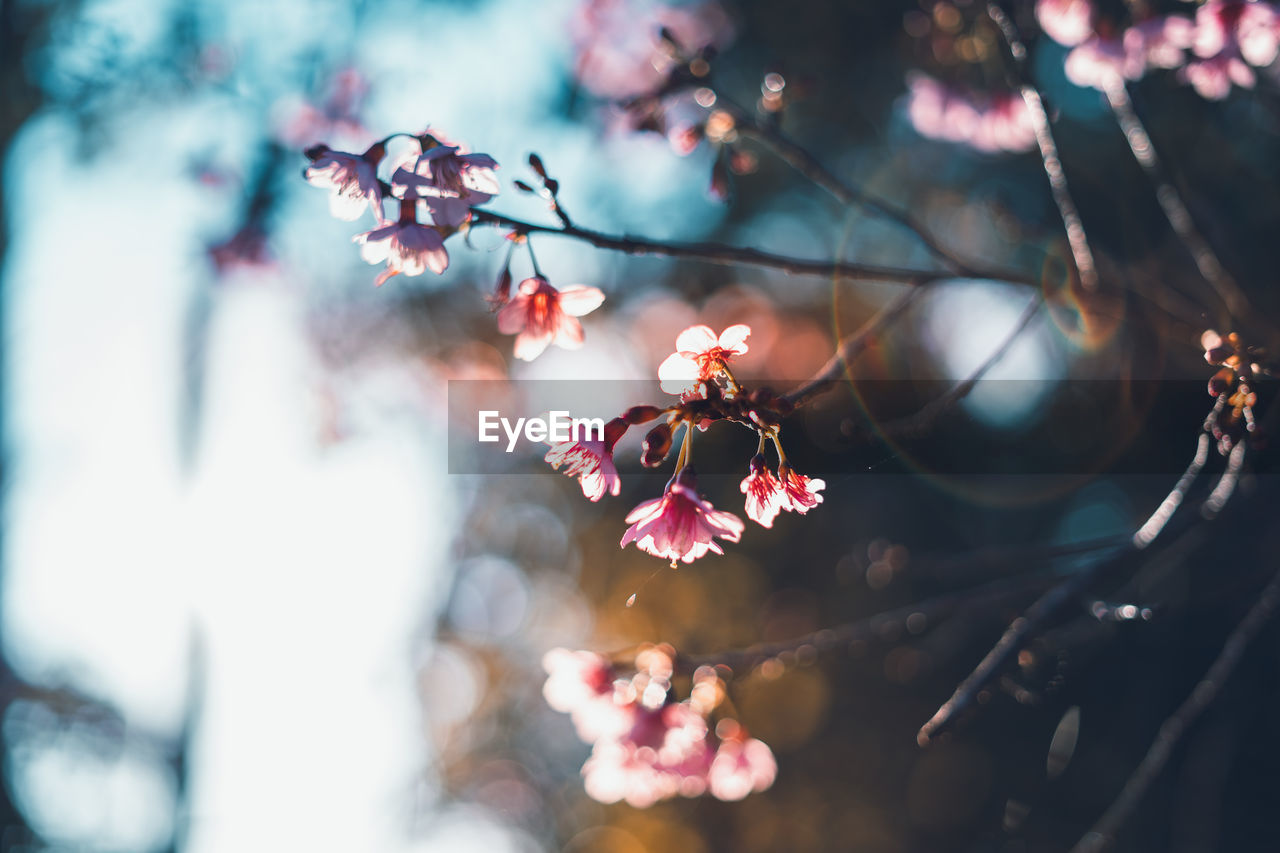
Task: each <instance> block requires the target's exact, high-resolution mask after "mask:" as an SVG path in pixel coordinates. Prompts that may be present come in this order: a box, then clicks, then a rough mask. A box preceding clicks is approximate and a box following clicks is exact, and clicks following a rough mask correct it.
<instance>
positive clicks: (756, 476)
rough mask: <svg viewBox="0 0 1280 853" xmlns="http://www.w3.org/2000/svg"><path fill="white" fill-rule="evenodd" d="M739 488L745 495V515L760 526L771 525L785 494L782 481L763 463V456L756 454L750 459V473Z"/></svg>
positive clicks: (783, 501) (784, 499)
mask: <svg viewBox="0 0 1280 853" xmlns="http://www.w3.org/2000/svg"><path fill="white" fill-rule="evenodd" d="M741 489H742V493H743V494H744V495H746V496H747V501H746V510H747V517H748V518H750V519H751V520H752V521H754V522H756V523H757V524H759V525H760V526H761V527H773V520H774V519H775V518H777V517H778V513H780V512H782V509H783V505H784V504H785V503H787V496H786V492H785V491H784V490H783V488H782V483H781V482H780V481H779V480H778V478H777V477H775V476H773V472H772V471H770V470H769V467H768V466H767V465H765V462H764V456H762V455H760V454H756V456H755V457H754V458H753V459H752V460H751V473H750V474H748V475H747V478H746V479H745V480H743V481H742V484H741Z"/></svg>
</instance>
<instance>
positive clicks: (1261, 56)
mask: <svg viewBox="0 0 1280 853" xmlns="http://www.w3.org/2000/svg"><path fill="white" fill-rule="evenodd" d="M1193 50H1194V51H1195V54H1196V56H1198V57H1200V58H1202V59H1209V58H1212V57H1216V56H1218V55H1219V54H1222V53H1229V54H1234V55H1238V56H1239V57H1240V58H1241V59H1243V60H1244V61H1245V62H1247V63H1249V64H1250V65H1253V66H1256V67H1259V68H1263V67H1265V66H1268V65H1270V64H1271V63H1272V62H1274V61H1275V58H1276V55H1277V53H1280V11H1277V9H1276V7H1275V6H1273V5H1272V4H1270V3H1264V2H1259V0H1247V2H1239V0H1225V2H1224V0H1209V2H1208V3H1205V4H1204V5H1203V6H1201V7H1200V8H1199V9H1197V10H1196V24H1195V44H1194V46H1193Z"/></svg>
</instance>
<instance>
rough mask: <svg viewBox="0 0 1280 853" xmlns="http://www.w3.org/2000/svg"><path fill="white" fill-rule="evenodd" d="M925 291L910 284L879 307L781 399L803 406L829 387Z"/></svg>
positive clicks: (836, 381) (833, 385)
mask: <svg viewBox="0 0 1280 853" xmlns="http://www.w3.org/2000/svg"><path fill="white" fill-rule="evenodd" d="M923 292H924V288H922V287H913V288H910V289H908V290H905V291H903V292H902V293H901V294H899V295H898V298H897V299H895V300H893V301H892V302H890V303H889V304H888V305H886V306H885V307H884V308H882V309H880V311H879V312H877V313H876V314H875V316H873V317H872V318H871V319H870V320H868V321H867V322H865V323H863V324H862V327H861V328H859V329H858V330H857V331H856V332H854V333H853V334H851V335H847V336H846V337H845V338H844V339H843V340H841V341H840V344H839V346H837V347H836V351H835V354H834V355H832V356H831V358H830V359H828V360H827V363H826V364H824V365H823V366H822V367H821V368H820V369H819V370H818V372H817V373H815V374H814V375H813V378H812V379H810V380H809V381H808V382H806V383H804V384H803V385H801V386H800V387H799V388H797V389H795V390H794V391H792V392H791V393H790V394H787V395H785V396H784V398H783V399H785V400H787V401H788V402H790V403H792V404H793V405H796V406H802V405H804V404H805V403H807V402H809V401H810V400H812V399H813V398H814V397H816V396H818V395H819V394H822V393H825V392H826V391H829V390H830V389H831V388H833V387H835V385H836V384H837V383H838V382H839V381H840V380H841V379H842V378H843V377H844V375H845V371H846V370H848V368H849V365H850V364H852V363H853V362H854V360H856V359H857V357H858V356H859V355H861V354H862V353H863V352H865V351H866V349H867V347H869V346H871V345H872V344H873V343H875V340H876V336H877V335H878V334H879V333H880V332H882V331H884V329H886V328H887V327H888V326H889V324H890V323H892V322H893V321H894V320H896V319H897V318H898V316H899V315H901V314H902V313H903V312H905V311H906V310H907V309H908V308H910V307H911V305H912V304H913V303H914V302H915V301H916V298H917V297H918V296H919V295H920V294H921V293H923Z"/></svg>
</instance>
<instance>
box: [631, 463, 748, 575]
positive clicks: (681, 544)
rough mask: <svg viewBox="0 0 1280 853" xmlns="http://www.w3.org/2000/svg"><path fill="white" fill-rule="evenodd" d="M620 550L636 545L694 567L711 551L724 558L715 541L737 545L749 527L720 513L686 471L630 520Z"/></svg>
mask: <svg viewBox="0 0 1280 853" xmlns="http://www.w3.org/2000/svg"><path fill="white" fill-rule="evenodd" d="M626 521H627V524H630V525H631V527H629V528H627V532H626V533H625V534H624V535H623V537H622V542H621V543H620V545H621V547H623V548H625V547H626V546H627V545H628V544H630V543H632V542H635V543H636V547H637V548H639V549H640V550H641V551H647V552H648V553H650V554H653V555H654V556H655V557H661V558H663V559H664V560H670V561H671V562H672V564H674V563H675V562H676V561H677V560H681V561H683V562H685V563H692V562H693V561H694V560H696V559H698V558H699V557H701V556H703V555H704V554H706V553H707V552H708V551H711V552H714V553H716V554H723V553H724V550H723V549H721V547H720V545H719V544H718V543H717V542H716V541H715V540H716V538H717V537H718V538H720V539H724V540H725V541H727V542H737V541H738V540H739V539H740V538H741V536H742V531H743V529H744V528H745V527H746V525H745V524H743V522H742V519H740V518H738V517H737V516H736V515H734V514H733V513H731V512H725V511H723V510H717V509H716V508H715V507H713V506H712V505H711V504H710V503H708V502H707V501H706V500H704V499H703V498H702V497H701V496H700V495H699V494H698V490H697V481H696V478H695V476H694V474H693V473H692V469H690V468H685V469H684V470H682V471H681V472H680V473H679V474H677V475H676V477H675V478H674V479H673V480H672V481H671V483H669V484H668V485H667V489H666V491H665V492H664V493H663V494H662V497H660V498H654V499H653V500H649V501H645V502H644V503H642V504H640V505H639V506H637V507H636V508H635V509H633V510H632V511H631V513H630V514H629V515H628V516H627V519H626Z"/></svg>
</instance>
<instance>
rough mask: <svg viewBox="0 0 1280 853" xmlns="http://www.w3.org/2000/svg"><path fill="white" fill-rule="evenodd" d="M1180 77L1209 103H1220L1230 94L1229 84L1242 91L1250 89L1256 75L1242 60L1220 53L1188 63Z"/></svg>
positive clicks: (1255, 80) (1255, 79)
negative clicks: (1209, 101) (1210, 57)
mask: <svg viewBox="0 0 1280 853" xmlns="http://www.w3.org/2000/svg"><path fill="white" fill-rule="evenodd" d="M1181 77H1182V79H1183V80H1185V81H1186V82H1188V83H1190V84H1191V87H1192V88H1193V89H1195V90H1196V93H1197V94H1198V95H1200V97H1202V98H1206V99H1208V100H1211V101H1220V100H1222V99H1223V98H1225V97H1226V96H1227V95H1229V94H1231V84H1232V83H1234V84H1235V85H1237V86H1239V87H1241V88H1242V89H1252V88H1253V85H1254V83H1256V82H1257V75H1255V74H1254V72H1253V69H1252V68H1250V67H1249V66H1248V65H1246V64H1245V62H1244V60H1242V59H1240V58H1239V57H1238V56H1233V55H1231V54H1230V53H1220V54H1218V55H1217V56H1215V57H1213V58H1212V59H1201V60H1198V61H1195V62H1188V63H1187V65H1186V67H1185V68H1183V69H1182V72H1181Z"/></svg>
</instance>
